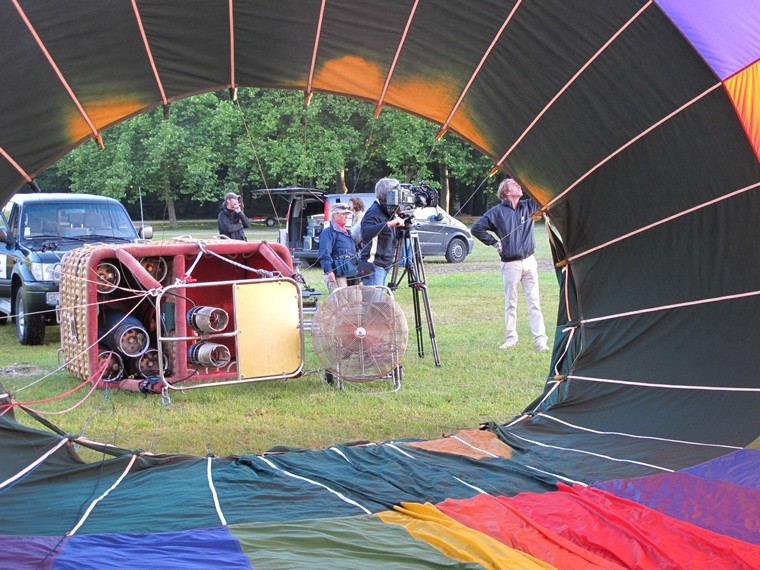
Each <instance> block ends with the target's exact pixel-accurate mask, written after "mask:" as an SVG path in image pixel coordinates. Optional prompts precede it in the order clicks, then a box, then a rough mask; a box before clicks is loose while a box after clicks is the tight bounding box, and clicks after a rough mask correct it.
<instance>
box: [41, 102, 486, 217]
mask: <svg viewBox="0 0 760 570" xmlns="http://www.w3.org/2000/svg"><path fill="white" fill-rule="evenodd" d="M373 110H374V109H373V107H372V106H371V105H370V104H368V103H365V102H362V101H357V100H351V99H345V98H342V97H337V96H333V95H324V94H315V95H314V97H313V98H312V100H311V104H310V105H309V106H308V107H305V106H304V97H303V93H301V92H292V91H281V90H271V89H240V90H239V93H238V100H237V101H231V100H230V98H229V95H228V92H227V91H226V90H225V91H220V92H217V93H205V94H202V95H197V96H195V97H192V98H189V99H185V100H182V101H177V102H174V103H172V104H171V108H170V113H169V116H168V119H164V114H163V109H160V108H159V109H154V110H152V111H150V112H148V113H145V114H142V115H138V116H137V117H135V118H133V119H131V120H129V121H126V122H124V123H122V124H119V125H117V126H116V127H114V128H112V129H111V130H109V131H107V132H106V133H104V143H105V149H104V150H102V151H99V150H98V149H97V147H96V146H95V144H93V143H89V144H86V145H83V146H81V147H79V148H77V149H76V150H74V151H73V152H71V153H70V154H69V155H67V156H65V157H64V158H62V159H61V160H60V161H59V162H58V163H57V165H56V167H54V168H53V169H50V170H49V172H48V173H47V174H46V176H45V179H47V180H50V181H51V183H55V184H57V185H60V184H61V183H63V182H65V181H66V180H68V181H69V182H70V186H71V188H72V189H73V190H74V191H75V192H94V193H99V194H105V195H108V196H112V197H115V198H118V199H122V200H127V201H128V202H133V201H134V198H135V195H136V192H137V188H138V187H139V188H140V189H141V191H142V193H143V195H144V196H145V197H146V199H147V200H153V201H154V202H163V201H166V202H167V204H168V203H169V202H171V201H178V202H185V203H187V202H188V201H191V202H193V203H196V204H199V205H200V204H204V203H210V202H216V201H218V200H219V197H220V196H221V195H223V194H224V193H225V192H227V191H230V190H235V191H239V192H242V191H244V190H246V189H252V188H264V187H276V186H289V185H290V186H313V187H316V188H320V189H322V190H332V189H334V188H335V178H336V175H337V174H339V173H345V178H346V182H347V185H348V187H349V189H351V190H353V189H357V190H364V191H371V189H372V187H373V186H374V183H375V181H376V180H377V179H378V178H381V177H383V176H394V177H396V178H399V179H400V180H404V181H409V182H416V181H419V180H423V179H425V180H428V181H430V182H431V184H432V185H433V186H437V187H440V186H441V183H442V182H443V181H442V180H441V176H442V174H441V173H442V172H447V173H448V178H449V180H448V182H449V183H450V184H451V187H452V189H453V191H454V192H455V193H457V192H459V193H460V194H462V195H463V196H464V195H465V194H467V193H469V192H470V191H471V189H472V188H474V187H475V186H477V185H478V184H480V182H481V181H482V179H483V177H484V176H485V174H486V173H487V172H488V170H490V168H491V166H492V165H491V162H490V161H489V160H488V159H486V158H485V157H483V156H482V155H480V154H479V153H478V152H477V151H475V150H474V149H472V148H471V147H469V146H468V145H467V144H466V143H465V142H464V141H462V140H461V139H459V138H457V137H456V136H454V135H447V136H446V137H444V138H443V139H442V140H441V141H436V140H435V134H436V132H437V128H438V126H437V125H434V124H432V123H429V122H427V121H424V120H422V119H420V118H418V117H413V116H411V115H407V114H405V113H401V112H399V111H396V110H393V109H384V110H383V112H382V113H381V114H380V116H379V117H378V118H377V119H375V118H373V116H372V113H373ZM443 167H445V169H444V168H443Z"/></svg>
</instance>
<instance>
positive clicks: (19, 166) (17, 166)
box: [0, 146, 32, 184]
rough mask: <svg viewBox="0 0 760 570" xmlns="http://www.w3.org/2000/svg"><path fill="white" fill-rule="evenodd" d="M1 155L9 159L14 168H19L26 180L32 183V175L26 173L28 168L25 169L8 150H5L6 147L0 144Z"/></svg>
mask: <svg viewBox="0 0 760 570" xmlns="http://www.w3.org/2000/svg"><path fill="white" fill-rule="evenodd" d="M0 155H2V156H3V158H4V159H5V160H7V161H8V162H9V163H10V165H11V166H12V167H13V168H15V169H16V170H18V173H19V174H21V176H23V177H24V180H26V181H27V182H28V183H30V184H31V182H32V177H31V176H29V175H28V174H27V173H26V170H24V169H23V168H22V167H21V165H20V164H19V163H18V162H16V161H15V160H13V158H12V157H11V155H10V154H8V153H7V152H5V149H4V148H3V147H1V146H0Z"/></svg>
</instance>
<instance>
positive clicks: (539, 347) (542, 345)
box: [536, 343, 551, 352]
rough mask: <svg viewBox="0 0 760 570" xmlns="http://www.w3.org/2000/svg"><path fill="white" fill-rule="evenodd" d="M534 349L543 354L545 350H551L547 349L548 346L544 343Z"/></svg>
mask: <svg viewBox="0 0 760 570" xmlns="http://www.w3.org/2000/svg"><path fill="white" fill-rule="evenodd" d="M536 349H538V350H540V351H541V352H545V351H547V350H551V348H549V346H548V345H547V344H546V343H544V344H537V345H536Z"/></svg>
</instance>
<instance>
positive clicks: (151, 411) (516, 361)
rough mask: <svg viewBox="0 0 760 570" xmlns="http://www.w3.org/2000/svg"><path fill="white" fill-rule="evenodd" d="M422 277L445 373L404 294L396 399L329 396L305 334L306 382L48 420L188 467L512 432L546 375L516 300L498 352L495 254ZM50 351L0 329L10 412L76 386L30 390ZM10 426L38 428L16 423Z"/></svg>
mask: <svg viewBox="0 0 760 570" xmlns="http://www.w3.org/2000/svg"><path fill="white" fill-rule="evenodd" d="M154 229H155V237H156V239H165V238H169V237H174V236H176V235H186V234H192V235H193V236H194V237H198V238H203V237H210V236H212V235H214V234H215V233H216V232H215V223H212V222H208V223H206V222H204V223H195V224H192V225H185V226H184V227H181V228H179V229H177V230H169V229H165V228H163V227H162V226H160V225H154ZM536 233H537V241H538V244H539V247H538V251H537V256H538V258H539V267H540V269H541V270H540V278H541V304H542V308H543V310H544V318H545V320H546V326H547V331H549V335H550V342H551V341H552V340H553V339H552V338H551V336H552V333H553V330H554V327H555V319H556V308H557V302H558V287H557V283H556V279H555V276H554V272H553V269H552V267H551V263H550V261H551V260H550V254H549V247H548V242H547V238H546V234H545V230H544V228H543V227H542V226H538V227H537V228H536ZM249 239H255V240H260V239H267V240H268V241H276V229H268V228H263V226H262V227H261V228H255V229H253V230H250V231H249ZM425 267H426V269H427V281H428V286H429V296H430V302H431V306H432V312H433V316H434V323H435V326H436V333H437V334H436V338H437V341H438V347H439V352H440V358H441V362H442V366H441V367H440V368H438V367H436V366H435V365H434V361H433V355H432V350H431V347H430V342H429V338H428V335H427V329H426V328H425V330H424V340H425V351H426V355H425V358H419V357H418V356H417V351H416V341H415V336H414V331H413V329H412V325H413V317H412V292H411V289H410V288H409V287H407V286H406V285H404V286H402V287H401V288H400V289H399V290H398V291H397V293H396V300H397V301H398V302H399V303H400V305H401V306H402V308H403V309H404V311H405V313H406V314H407V318H408V320H409V323H410V329H411V330H410V338H409V347H408V349H407V352H406V356H405V358H404V361H403V365H404V381H403V384H402V388H401V390H400V391H398V392H395V393H394V392H392V391H391V390H392V385H391V383H390V382H388V381H377V382H369V383H363V384H350V383H347V384H346V389H345V390H343V391H338V390H336V389H335V388H334V387H332V386H330V385H328V384H326V383H325V382H324V380H323V376H322V373H321V372H320V371H317V369H318V366H319V365H318V362H317V359H316V356H315V355H314V354H313V352H312V350H311V343H310V339H309V338H308V334H307V340H306V365H305V369H306V371H307V373H306V374H304V376H302V377H301V378H297V379H292V380H287V381H273V382H263V383H253V384H243V385H238V386H229V387H216V388H205V389H198V390H188V391H182V392H172V393H171V403H170V404H169V405H164V404H162V401H161V398H160V397H159V396H155V395H153V396H144V395H142V394H136V393H132V392H126V391H120V390H118V389H110V390H108V391H107V392H104V391H100V390H98V391H96V392H94V393H93V394H92V396H91V397H90V398H88V399H87V400H86V401H85V402H84V403H83V404H82V405H80V406H79V407H77V408H76V409H74V410H73V411H71V412H68V413H65V414H60V415H52V416H48V419H49V420H51V421H52V422H54V423H56V424H58V425H59V426H61V427H62V428H63V429H65V430H66V431H68V432H70V433H75V434H80V433H83V434H85V435H86V436H87V437H88V438H90V439H93V440H96V441H100V442H107V443H112V444H114V445H117V446H120V447H125V448H129V449H144V450H149V451H152V452H155V453H163V452H178V453H189V454H196V455H203V454H206V453H214V454H217V455H238V454H242V453H259V452H262V451H265V450H267V449H270V448H272V447H274V446H292V447H306V448H323V447H327V446H330V445H333V444H335V443H341V442H347V441H355V440H371V441H383V440H388V439H403V438H423V439H431V438H437V437H440V436H442V435H443V434H449V433H452V432H455V431H456V430H458V429H462V428H473V427H476V426H477V425H478V424H479V423H480V422H483V421H495V422H505V421H507V420H509V419H510V418H511V417H513V416H514V415H515V414H517V413H519V412H520V411H521V410H522V409H523V408H524V407H525V406H526V405H527V404H528V403H529V402H530V401H531V400H532V399H533V398H535V397H536V396H537V395H538V394H540V392H541V390H542V388H543V385H544V382H545V379H546V376H547V374H548V373H549V360H550V356H549V354H548V353H545V352H544V353H540V352H538V351H536V350H535V349H534V348H533V345H532V342H531V341H532V338H531V334H530V331H529V329H528V322H527V316H526V310H525V300H524V297H521V299H520V312H519V317H518V318H519V321H518V323H519V328H518V332H519V334H520V338H521V340H520V343H519V344H518V346H517V348H515V349H513V350H508V351H504V350H499V349H498V346H499V345H500V344H501V343H502V342H503V334H504V332H503V329H504V316H503V293H502V289H501V276H500V273H499V263H498V259H497V255H496V252H495V251H494V250H493V249H492V248H488V247H485V246H482V245H481V244H477V245H476V249H475V251H474V252H473V253H472V254H471V255H470V256H469V257H468V258H467V260H466V261H465V263H463V264H459V265H451V264H447V263H445V261H443V260H438V259H429V260H426V261H425ZM303 273H304V275H305V277H306V280H307V282H308V283H309V284H310V285H312V286H314V287H315V288H317V289H319V290H321V291H323V293H324V294H325V295H326V288H325V286H324V284H323V282H322V278H321V271H319V270H317V269H314V268H312V269H305V270H304V271H303ZM521 295H522V294H521ZM59 346H60V343H59V340H58V328H57V327H51V328H49V329H48V335H47V339H46V342H45V344H44V345H43V346H39V347H21V346H19V345H18V344H17V342H16V340H15V336H14V330H13V327H11V326H4V327H0V347H1V351H0V377H2V383H3V385H4V386H5V388H6V389H7V390H10V391H11V392H13V393H14V395H15V396H16V398H17V399H18V400H19V401H33V400H38V399H44V398H49V397H51V396H54V395H56V394H59V393H62V392H64V391H66V390H69V389H71V388H72V387H74V386H76V385H77V384H78V383H79V380H78V379H76V378H74V377H73V376H71V375H69V374H68V373H66V372H57V373H55V374H53V375H51V376H50V377H49V378H47V379H45V380H44V381H41V382H37V383H35V384H33V385H31V384H32V383H33V382H34V381H36V380H38V379H39V378H40V377H41V376H43V375H44V374H46V373H48V372H49V371H52V370H54V369H55V368H56V366H57V365H58V360H57V358H58V357H57V349H58V348H59ZM30 367H31V368H30ZM30 385H31V386H30ZM86 392H87V388H85V389H83V390H80V391H79V392H77V393H76V394H74V395H72V396H70V397H67V398H65V399H62V400H58V401H55V402H51V403H47V404H38V405H33V406H32V407H33V408H37V409H41V410H48V411H58V410H64V409H66V408H69V407H71V406H73V405H74V404H75V403H77V402H78V401H79V400H81V399H82V398H83V397H84V396H85V394H86ZM16 415H17V418H18V419H19V420H20V421H22V422H24V423H27V424H29V425H37V424H36V422H35V421H34V420H32V419H31V418H29V417H28V416H26V414H24V413H23V412H20V411H19V412H17V414H16ZM88 454H89V452H86V453H85V454H84V456H85V457H88ZM89 455H93V454H89Z"/></svg>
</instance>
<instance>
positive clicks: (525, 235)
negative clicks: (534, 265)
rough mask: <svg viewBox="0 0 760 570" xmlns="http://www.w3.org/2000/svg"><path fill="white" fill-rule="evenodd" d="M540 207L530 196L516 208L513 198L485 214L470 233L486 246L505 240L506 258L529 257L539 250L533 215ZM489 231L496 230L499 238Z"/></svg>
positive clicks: (502, 251)
mask: <svg viewBox="0 0 760 570" xmlns="http://www.w3.org/2000/svg"><path fill="white" fill-rule="evenodd" d="M537 209H538V204H536V203H535V202H534V201H533V200H531V199H530V198H526V199H523V200H520V201H519V202H518V203H517V208H513V207H512V203H511V202H510V201H509V200H504V201H503V202H502V203H501V204H498V205H496V206H494V207H493V208H491V209H490V210H488V211H487V212H486V213H485V214H483V216H482V217H481V218H480V219H479V220H478V221H477V222H475V224H473V226H472V227H471V228H470V232H472V235H474V236H475V237H476V238H478V239H479V240H480V241H482V242H483V243H484V244H486V245H494V244H495V243H496V242H497V241H498V240H501V254H500V256H501V260H502V261H516V260H519V259H525V258H526V257H530V256H531V255H533V252H534V251H535V249H536V240H535V239H534V237H533V220H531V219H530V216H531V214H533V213H534V212H535V211H536V210H537ZM488 232H493V233H495V234H496V236H497V238H494V237H493V236H492V235H491V234H489V233H488Z"/></svg>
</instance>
